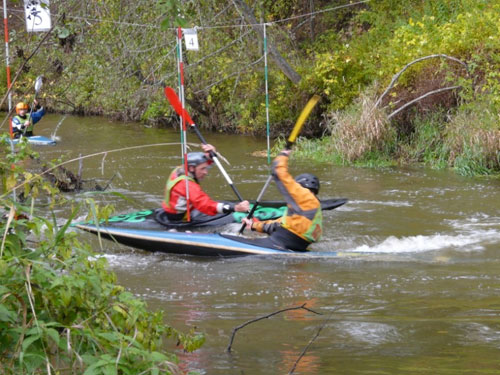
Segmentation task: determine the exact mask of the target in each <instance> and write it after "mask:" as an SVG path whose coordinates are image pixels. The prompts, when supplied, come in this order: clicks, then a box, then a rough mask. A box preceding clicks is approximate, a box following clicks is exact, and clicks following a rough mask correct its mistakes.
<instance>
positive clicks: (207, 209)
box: [162, 144, 250, 221]
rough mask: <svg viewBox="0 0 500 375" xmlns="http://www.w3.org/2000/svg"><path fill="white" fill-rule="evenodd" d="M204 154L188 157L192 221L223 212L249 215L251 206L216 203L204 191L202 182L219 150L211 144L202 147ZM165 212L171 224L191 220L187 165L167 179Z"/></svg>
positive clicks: (190, 154) (246, 204)
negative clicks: (212, 154) (211, 155)
mask: <svg viewBox="0 0 500 375" xmlns="http://www.w3.org/2000/svg"><path fill="white" fill-rule="evenodd" d="M201 147H202V149H203V152H190V153H188V154H187V165H188V176H187V178H188V189H189V204H190V207H189V208H190V215H191V220H199V219H201V218H202V217H203V215H208V216H214V215H216V214H220V213H231V212H235V211H236V212H248V210H249V208H250V203H249V202H248V201H246V200H245V201H242V202H239V203H237V204H234V203H225V202H217V201H214V200H212V199H211V198H210V197H209V196H208V194H207V193H205V192H204V191H203V189H202V188H201V186H200V182H201V181H202V180H203V179H204V178H205V176H206V175H207V174H208V170H209V168H210V165H211V164H212V162H213V161H212V158H211V157H210V153H211V152H214V153H215V147H214V146H212V145H209V144H206V145H202V146H201ZM162 207H163V210H164V211H165V212H166V214H167V218H168V220H169V221H187V199H186V177H185V173H184V166H179V167H177V168H175V169H174V170H173V171H172V173H171V174H170V177H169V178H168V180H167V186H166V188H165V198H164V200H163V202H162Z"/></svg>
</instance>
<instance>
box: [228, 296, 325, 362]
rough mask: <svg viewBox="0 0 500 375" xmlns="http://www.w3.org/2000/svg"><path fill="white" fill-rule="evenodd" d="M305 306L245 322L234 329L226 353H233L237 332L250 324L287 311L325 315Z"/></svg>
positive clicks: (290, 308) (279, 311)
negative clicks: (305, 311) (232, 348)
mask: <svg viewBox="0 0 500 375" xmlns="http://www.w3.org/2000/svg"><path fill="white" fill-rule="evenodd" d="M305 306H306V304H305V303H304V304H303V305H301V306H296V307H289V308H286V309H282V310H278V311H275V312H273V313H271V314H267V315H264V316H261V317H259V318H255V319H252V320H249V321H248V322H245V323H243V324H241V325H239V326H238V327H235V328H233V333H232V334H231V339H230V340H229V345H228V347H227V349H226V351H227V352H231V347H232V345H233V341H234V337H235V336H236V332H237V331H238V330H240V329H242V328H243V327H246V326H247V325H249V324H251V323H255V322H258V321H259V320H263V319H267V318H270V317H272V316H274V315H277V314H279V313H282V312H285V311H290V310H300V309H303V310H307V311H310V312H312V313H314V314H317V315H323V314H321V313H319V312H316V311H314V310H311V309H309V308H307V307H305Z"/></svg>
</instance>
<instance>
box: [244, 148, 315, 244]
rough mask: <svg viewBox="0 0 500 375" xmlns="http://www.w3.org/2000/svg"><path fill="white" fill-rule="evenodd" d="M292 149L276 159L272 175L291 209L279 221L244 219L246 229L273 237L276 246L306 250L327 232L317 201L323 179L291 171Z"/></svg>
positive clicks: (288, 207) (270, 238)
mask: <svg viewBox="0 0 500 375" xmlns="http://www.w3.org/2000/svg"><path fill="white" fill-rule="evenodd" d="M290 153H291V150H283V151H281V152H280V154H279V155H278V156H277V157H276V158H275V159H274V161H273V164H272V176H273V179H274V181H275V182H276V185H277V186H278V190H279V191H280V193H281V194H282V195H283V197H284V198H285V201H286V203H287V210H286V212H285V213H284V214H283V216H282V217H281V218H279V219H276V220H268V221H256V220H254V219H247V218H244V219H242V222H244V223H245V224H246V228H251V230H254V231H257V232H261V233H267V234H269V240H270V242H271V244H272V245H275V246H278V247H280V248H284V249H290V250H295V251H305V250H307V247H308V246H309V245H310V244H311V243H313V242H317V241H319V239H320V237H321V233H322V231H323V215H322V212H321V203H320V201H319V200H318V198H317V194H318V192H319V186H320V184H319V180H318V178H317V177H316V176H314V175H312V174H310V173H303V174H301V175H299V176H297V177H296V178H295V179H294V178H293V177H292V175H290V173H289V172H288V158H289V156H290Z"/></svg>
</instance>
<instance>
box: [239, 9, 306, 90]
mask: <svg viewBox="0 0 500 375" xmlns="http://www.w3.org/2000/svg"><path fill="white" fill-rule="evenodd" d="M233 3H234V6H235V7H236V9H238V10H239V11H241V12H242V13H243V17H244V18H245V19H246V20H247V22H248V23H249V24H250V26H251V27H252V29H254V30H255V31H256V32H257V35H258V36H259V38H260V40H261V41H263V40H264V31H263V26H262V24H260V23H259V22H257V19H256V18H255V16H254V14H253V12H252V10H251V9H250V8H249V7H248V5H247V4H246V3H245V1H244V0H233ZM267 47H268V49H269V54H270V55H271V57H272V59H273V60H274V62H275V63H276V65H278V67H279V68H280V69H281V71H282V72H283V74H285V75H286V76H287V77H288V78H289V79H290V81H292V82H293V83H295V84H298V83H299V82H300V80H301V79H302V77H301V76H300V75H299V74H298V73H297V72H296V71H295V70H294V69H293V68H292V67H291V66H290V64H288V63H287V62H286V60H285V59H284V58H283V56H281V54H280V53H279V51H278V50H277V49H276V47H275V46H274V45H273V44H272V43H269V41H268V43H267Z"/></svg>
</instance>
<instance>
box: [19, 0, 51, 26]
mask: <svg viewBox="0 0 500 375" xmlns="http://www.w3.org/2000/svg"><path fill="white" fill-rule="evenodd" d="M24 15H25V18H26V30H27V31H28V32H29V33H33V32H39V31H49V30H50V29H51V27H52V26H51V21H50V9H49V0H24Z"/></svg>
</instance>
